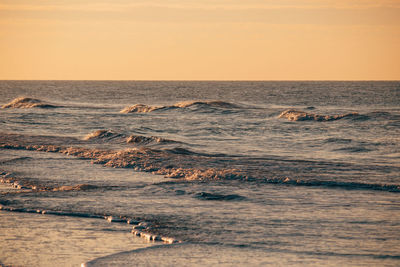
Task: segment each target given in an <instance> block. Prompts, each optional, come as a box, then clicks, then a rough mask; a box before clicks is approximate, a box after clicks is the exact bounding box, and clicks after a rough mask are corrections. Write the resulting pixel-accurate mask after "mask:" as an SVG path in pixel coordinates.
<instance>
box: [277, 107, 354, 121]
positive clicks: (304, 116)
mask: <svg viewBox="0 0 400 267" xmlns="http://www.w3.org/2000/svg"><path fill="white" fill-rule="evenodd" d="M357 116H360V115H359V114H358V113H357V112H352V113H346V114H340V115H320V114H313V113H307V112H304V111H300V110H295V109H288V110H285V111H283V112H282V113H281V114H280V115H279V118H286V119H288V120H290V121H335V120H340V119H343V118H348V117H357Z"/></svg>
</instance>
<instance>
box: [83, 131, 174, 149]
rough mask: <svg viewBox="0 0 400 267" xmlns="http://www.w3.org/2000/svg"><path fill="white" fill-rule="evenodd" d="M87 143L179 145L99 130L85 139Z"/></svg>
mask: <svg viewBox="0 0 400 267" xmlns="http://www.w3.org/2000/svg"><path fill="white" fill-rule="evenodd" d="M83 139H84V140H86V141H94V142H101V143H104V142H107V143H108V142H117V143H127V144H135V145H149V144H161V143H179V142H177V141H173V140H169V139H164V138H161V137H156V136H143V135H125V134H121V133H116V132H114V131H110V130H97V131H94V132H92V133H90V134H88V135H86V136H85V137H84V138H83Z"/></svg>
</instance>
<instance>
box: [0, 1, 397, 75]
mask: <svg viewBox="0 0 400 267" xmlns="http://www.w3.org/2000/svg"><path fill="white" fill-rule="evenodd" d="M0 79H3V80H20V79H21V80H400V0H335V1H333V0H332V1H331V0H296V1H295V0H213V1H211V0H196V1H195V0H143V1H139V0H138V1H136V0H0Z"/></svg>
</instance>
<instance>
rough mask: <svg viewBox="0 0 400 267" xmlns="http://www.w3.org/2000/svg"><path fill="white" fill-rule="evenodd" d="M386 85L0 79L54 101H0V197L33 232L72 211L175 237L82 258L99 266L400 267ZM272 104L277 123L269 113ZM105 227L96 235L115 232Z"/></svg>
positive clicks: (395, 104)
mask: <svg viewBox="0 0 400 267" xmlns="http://www.w3.org/2000/svg"><path fill="white" fill-rule="evenodd" d="M399 88H400V84H399V82H161V81H160V82H139V81H126V82H122V81H121V82H118V81H115V82H106V81H93V82H92V81H76V82H68V81H37V82H33V81H1V82H0V99H6V100H8V99H13V98H16V97H18V96H20V95H29V96H31V98H32V99H36V100H35V101H36V104H38V103H39V104H40V103H42V104H50V105H54V106H57V107H62V108H56V109H46V108H29V109H25V108H4V109H1V111H0V123H1V124H2V125H3V126H4V127H2V132H1V133H0V169H1V171H0V176H1V177H0V179H1V181H2V183H1V188H0V192H1V193H0V205H1V207H2V208H3V209H4V210H6V211H10V212H8V214H11V215H15V216H16V217H15V218H14V221H15V222H19V221H20V220H19V218H22V219H23V218H25V217H28V218H30V217H31V218H32V222H33V224H32V225H31V226H30V227H31V228H32V229H36V228H37V229H40V227H41V225H40V222H39V221H38V220H36V219H33V218H34V217H36V216H42V217H48V218H49V220H52V219H50V217H51V218H55V221H58V224H59V225H62V228H65V229H70V230H71V231H72V228H74V227H75V226H74V221H75V220H80V219H84V220H86V219H90V220H94V219H97V220H96V221H98V222H105V223H110V225H121V226H122V225H123V226H127V227H129V229H127V230H124V234H128V235H129V236H130V238H132V239H134V238H137V237H140V240H141V241H145V242H148V243H147V244H162V243H161V242H165V243H174V242H177V241H182V243H180V244H179V245H172V246H166V247H157V248H154V250H152V249H149V250H133V251H132V249H134V248H127V247H125V248H124V249H122V250H118V251H123V250H126V251H127V252H126V253H122V254H112V253H115V252H118V251H113V250H112V249H111V250H107V251H108V252H106V250H104V252H105V254H101V255H100V254H99V255H97V256H94V257H93V258H91V259H94V260H93V261H91V259H85V260H84V261H89V263H88V264H97V265H98V266H101V265H102V264H103V265H106V264H117V265H118V264H121V265H129V264H132V265H135V264H139V265H142V264H141V263H145V262H143V261H146V260H148V262H149V264H151V265H157V264H160V262H165V263H166V265H173V264H174V263H182V265H196V264H201V265H212V264H219V265H224V264H226V265H237V264H241V263H242V262H245V263H246V264H250V265H264V264H273V265H279V264H282V265H285V266H287V265H294V266H302V265H327V266H329V265H330V266H337V265H341V266H346V265H348V266H356V265H357V264H358V265H360V266H365V265H386V266H397V265H398V262H399V256H400V255H399V249H398V244H399V240H400V236H399V231H398V229H399V225H400V218H399V214H400V213H399V211H400V207H399V205H398V193H399V192H400V177H399V175H398V174H399V173H400V165H399V161H398V159H399V153H400V149H399V143H400V135H399V131H398V129H399V127H400V124H399V121H400V119H399V118H400V107H399V103H400V102H399V94H398V93H399V92H400V91H399ZM40 99H42V100H45V99H46V100H49V102H46V101H41V100H40ZM193 99H196V100H193ZM197 99H198V100H197ZM208 99H216V100H213V101H209V100H208ZM24 101H25V100H24ZM24 101H22V102H24ZM35 101H33V102H35ZM17 102H18V101H16V105H17V106H18V105H19V104H18V103H17ZM20 102H21V101H20ZM22 102H21V107H22V106H23V105H22ZM28 102H29V101H28ZM33 102H32V103H33ZM32 103H31V104H32ZM54 103H59V104H54ZM132 103H148V105H136V106H129V105H131V104H132ZM2 104H5V105H7V104H6V103H2ZM31 104H28V106H29V105H31ZM33 104H35V103H33ZM36 107H38V106H36ZM43 107H44V106H43ZM123 107H127V108H126V110H125V111H126V112H130V113H132V114H129V115H127V114H121V113H120V110H121V109H123ZM288 109H290V110H289V111H288ZM283 110H286V111H287V112H286V113H285V112H284V113H285V115H282V116H283V118H287V119H289V121H288V120H286V119H279V114H281V113H282V111H283ZM303 110H304V111H303ZM355 112H357V113H358V114H355ZM135 113H145V114H135ZM292 117H293V118H294V120H295V121H297V122H298V123H293V122H291V121H290V120H291V118H292ZM302 120H305V122H302ZM85 136H86V137H85ZM91 163H95V164H91ZM38 213H40V215H39V214H38ZM8 223H9V222H8V221H7V224H8ZM83 227H84V226H83ZM10 228H11V229H20V228H17V225H15V224H11V223H10ZM62 228H60V229H62ZM78 228H79V229H81V228H82V225H80V226H79V227H78ZM100 228H101V227H100ZM2 229H6V228H2ZM22 229H24V228H23V227H22ZM25 229H26V228H25ZM48 229H50V230H51V231H50V232H53V231H54V233H57V232H58V231H59V230H60V229H58V228H57V227H48ZM18 231H20V233H23V234H24V235H25V234H26V235H27V236H29V231H24V230H22V231H21V230H16V231H7V230H4V231H0V235H1V234H5V235H8V236H9V240H10V241H9V242H10V243H9V244H10V245H9V248H11V247H12V246H14V245H13V244H17V243H18V242H21V241H23V240H24V239H23V238H21V237H20V235H18V234H19V233H18ZM107 231H108V230H106V231H100V232H101V233H104V232H106V233H109V234H110V236H112V235H113V234H114V233H115V231H112V230H111V231H108V232H107ZM32 233H33V232H32ZM80 234H82V235H83V239H84V238H85V237H88V238H90V236H91V234H90V233H88V232H81V233H80ZM66 235H67V234H64V235H63V237H64V236H66ZM104 235H106V234H104ZM53 237H54V236H53ZM55 237H56V238H54V242H55V244H57V243H58V244H62V238H57V235H56V236H55ZM81 238H82V236H81ZM7 240H8V239H7ZM13 240H14V241H13ZM115 240H119V239H118V238H117V236H116V239H115ZM13 242H15V243H13ZM116 242H119V241H116ZM121 242H123V241H121ZM110 244H111V243H110ZM96 245H97V244H89V243H88V244H87V249H88V250H92V251H94V250H95V248H96ZM18 246H19V245H18ZM33 246H36V247H37V246H38V245H33ZM16 247H17V246H16ZM89 247H91V248H89ZM3 251H4V247H3ZM3 251H2V252H3ZM7 251H8V250H7ZM65 251H66V252H67V253H73V248H70V247H66V248H65ZM265 251H268V253H267V254H266V253H264V252H265ZM218 252H223V254H224V255H226V257H225V258H223V259H222V260H221V256H220V254H221V253H218ZM19 253H21V252H17V251H15V255H21V254H19ZM57 253H59V252H57ZM12 254H13V252H12V251H11V250H10V251H8V252H7V254H4V253H0V261H2V263H3V264H10V265H15V264H17V265H18V264H19V262H18V261H16V260H15V259H14V261H13V259H12V257H9V256H7V258H8V259H10V261H8V260H7V262H5V261H4V259H5V257H4V255H12ZM109 254H112V255H110V256H106V255H109ZM22 255H24V252H23V251H22ZM25 255H26V257H28V258H32V257H34V255H31V254H28V253H25ZM160 255H161V256H162V260H160V258H159V257H158V256H160ZM203 255H207V256H209V257H204V256H203ZM102 256H105V257H102ZM14 257H16V256H14ZM59 257H60V258H62V256H60V255H59ZM98 257H102V258H98ZM95 258H98V259H95ZM132 259H135V261H134V262H132ZM196 259H197V260H196ZM22 265H23V264H22ZM38 265H39V264H38Z"/></svg>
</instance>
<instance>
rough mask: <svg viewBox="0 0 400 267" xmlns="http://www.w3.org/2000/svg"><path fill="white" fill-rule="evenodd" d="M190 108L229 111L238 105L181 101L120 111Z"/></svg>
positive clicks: (134, 106) (136, 111)
mask: <svg viewBox="0 0 400 267" xmlns="http://www.w3.org/2000/svg"><path fill="white" fill-rule="evenodd" d="M192 106H202V107H212V108H224V109H231V108H238V107H239V106H238V105H235V104H232V103H229V102H224V101H217V100H214V101H183V102H178V103H175V104H173V105H170V106H148V105H144V104H136V105H133V106H128V107H126V108H124V109H122V110H121V111H120V112H121V113H147V112H152V111H156V110H165V109H178V108H188V107H192Z"/></svg>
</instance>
